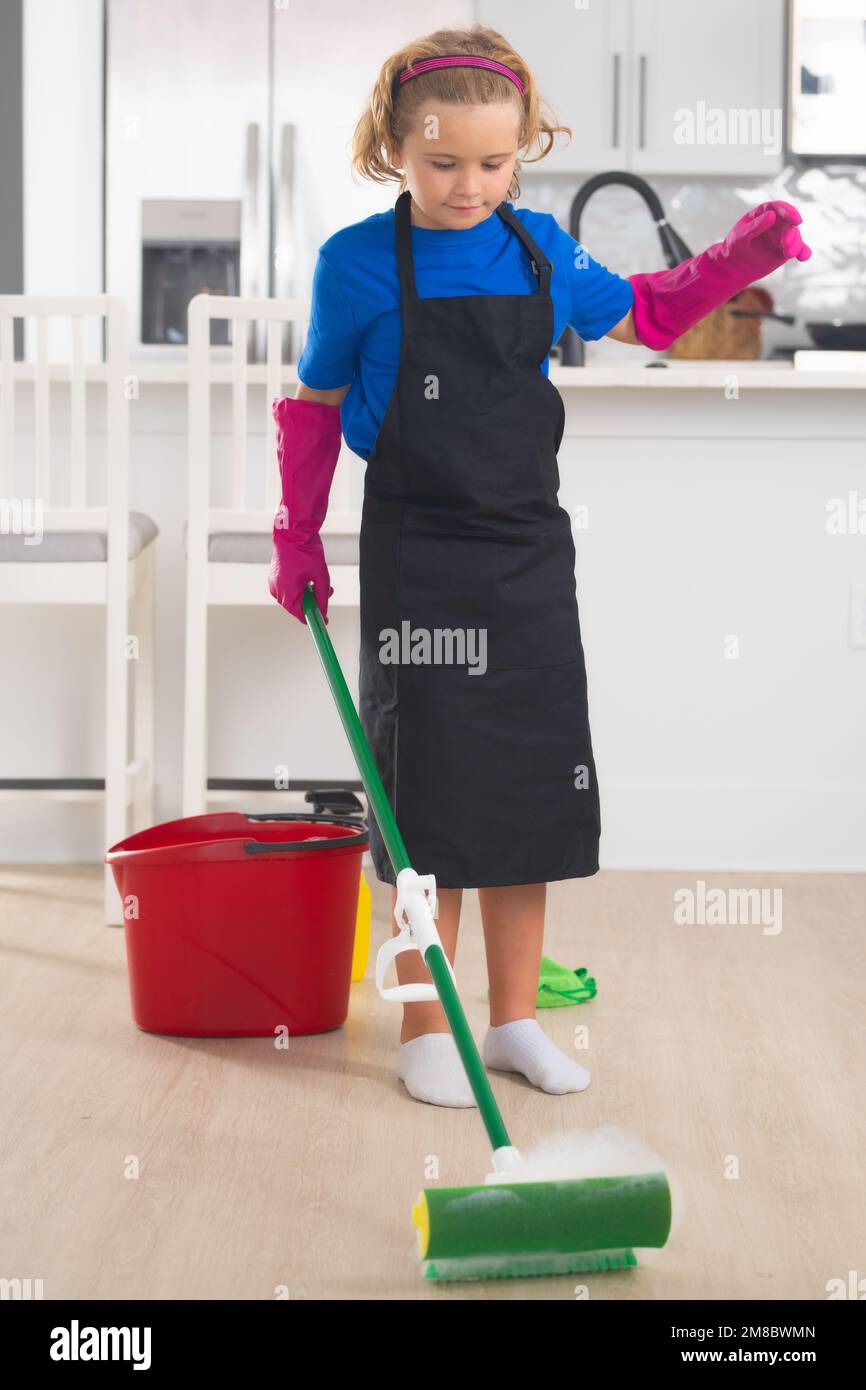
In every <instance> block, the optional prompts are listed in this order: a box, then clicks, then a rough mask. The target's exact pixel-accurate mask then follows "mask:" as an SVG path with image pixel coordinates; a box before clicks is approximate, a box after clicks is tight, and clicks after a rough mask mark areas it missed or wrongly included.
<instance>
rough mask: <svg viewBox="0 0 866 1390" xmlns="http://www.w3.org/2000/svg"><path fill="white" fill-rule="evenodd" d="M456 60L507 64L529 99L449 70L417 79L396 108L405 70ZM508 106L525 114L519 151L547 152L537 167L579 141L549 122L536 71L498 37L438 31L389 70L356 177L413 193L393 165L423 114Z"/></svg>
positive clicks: (364, 133)
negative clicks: (561, 145)
mask: <svg viewBox="0 0 866 1390" xmlns="http://www.w3.org/2000/svg"><path fill="white" fill-rule="evenodd" d="M449 53H474V54H477V55H480V56H482V57H484V58H492V59H494V60H495V61H496V62H497V63H504V64H505V66H506V67H509V68H511V69H512V70H513V71H514V72H515V73H516V74H517V76H518V77H519V78H520V81H521V82H522V84H523V88H524V92H523V95H522V96H521V94H520V92H519V91H518V89H517V87H515V85H514V83H513V82H512V81H511V79H510V78H508V77H504V76H503V75H502V74H501V73H498V72H493V71H492V70H490V69H488V68H475V67H446V68H436V69H433V70H431V71H429V72H425V73H421V74H419V76H418V77H413V78H412V80H411V82H407V83H406V84H405V86H403V87H401V88H399V89H398V91H397V93H396V98H395V99H394V100H392V96H391V88H392V84H393V81H394V78H395V77H396V76H397V74H398V73H400V72H402V71H403V69H404V68H406V67H409V66H410V64H412V63H417V62H420V61H421V59H423V58H438V57H442V56H443V55H445V54H449ZM501 101H508V102H513V103H514V104H515V105H517V107H518V109H519V111H520V113H521V121H520V129H519V133H518V143H517V148H518V150H521V149H531V148H532V146H533V145H534V144H535V143H536V142H537V143H538V145H539V147H540V148H541V147H542V145H543V148H541V153H540V154H539V155H537V156H536V158H535V159H527V160H525V161H523V162H525V163H527V164H536V163H538V161H539V160H541V159H545V158H546V156H547V155H549V154H550V151H551V150H552V149H553V145H554V139H553V137H554V135H556V134H560V133H566V132H567V133H568V135H569V137H570V136H571V134H572V131H571V128H570V127H569V126H561V125H557V124H556V121H555V118H554V121H553V123H551V122H550V121H548V120H547V119H546V117H545V116H544V115H543V114H542V110H541V107H542V101H541V96H540V94H539V91H538V87H537V86H536V83H535V79H534V78H533V76H532V72H531V71H530V69H529V66H528V64H527V63H526V62H525V61H524V59H523V58H522V57H521V56H520V54H519V53H516V52H515V50H514V49H513V48H512V47H511V45H510V44H509V42H508V40H507V39H505V38H504V37H503V36H502V34H500V33H498V32H497V30H496V29H490V28H488V27H487V26H486V25H484V24H473V26H472V27H471V28H470V29H437V30H436V31H435V33H432V34H426V35H425V36H424V37H423V38H420V39H414V40H413V41H412V42H411V43H408V44H406V45H405V47H404V48H401V49H398V51H397V52H396V53H392V54H391V56H390V58H387V59H386V60H385V62H384V63H383V64H382V67H381V69H380V71H379V75H378V77H377V78H376V81H375V83H374V85H373V89H372V91H371V93H370V101H369V105H368V107H367V109H366V111H365V112H364V113H363V115H362V116H361V119H360V120H359V121H358V124H357V125H356V127H355V133H354V136H353V137H352V169H353V171H354V172H355V173H357V174H360V175H361V177H362V178H366V179H371V180H372V181H373V182H374V183H389V182H395V183H399V185H400V189H401V192H402V191H403V190H404V189H405V188H406V186H407V184H406V178H405V175H403V174H401V173H400V172H399V170H397V169H395V168H394V166H393V165H392V164H391V163H390V151H392V150H397V149H399V147H400V145H401V144H402V142H403V140H404V139H405V138H406V136H407V135H408V134H409V133H410V132H411V131H412V129H413V127H414V122H415V117H416V115H417V114H418V112H419V110H421V109H422V108H425V107H428V106H429V105H430V104H431V102H449V103H452V104H458V105H461V104H467V105H476V106H485V105H487V104H488V103H490V102H501ZM545 141H546V144H543V142H545ZM520 166H521V161H520V160H518V161H517V163H516V164H515V166H514V175H513V177H512V180H511V183H510V184H509V187H508V195H507V196H508V200H509V201H513V199H514V198H516V197H519V195H520V181H519V179H518V176H517V171H518V169H519V168H520Z"/></svg>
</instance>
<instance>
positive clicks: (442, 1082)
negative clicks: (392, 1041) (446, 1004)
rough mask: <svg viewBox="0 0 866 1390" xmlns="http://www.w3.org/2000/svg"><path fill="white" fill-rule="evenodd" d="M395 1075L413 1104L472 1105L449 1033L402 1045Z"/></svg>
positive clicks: (425, 1036)
mask: <svg viewBox="0 0 866 1390" xmlns="http://www.w3.org/2000/svg"><path fill="white" fill-rule="evenodd" d="M397 1075H398V1076H399V1077H400V1080H401V1081H402V1082H403V1084H404V1085H405V1087H406V1090H407V1091H408V1092H409V1094H410V1096H414V1097H415V1099H416V1100H426V1101H427V1102H428V1103H429V1104H430V1105H455V1106H457V1105H474V1104H475V1097H474V1095H473V1094H472V1087H471V1086H470V1085H469V1080H468V1077H467V1076H466V1071H465V1068H464V1066H463V1062H462V1061H461V1059H460V1053H459V1052H458V1051H457V1044H456V1042H455V1041H454V1038H453V1035H452V1034H451V1033H422V1034H421V1036H420V1037H417V1038H410V1039H409V1041H408V1042H404V1043H401V1044H400V1060H399V1062H398V1063H397Z"/></svg>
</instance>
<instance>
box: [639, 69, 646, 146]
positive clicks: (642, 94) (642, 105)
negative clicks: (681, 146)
mask: <svg viewBox="0 0 866 1390" xmlns="http://www.w3.org/2000/svg"><path fill="white" fill-rule="evenodd" d="M638 82H639V98H638V101H639V107H638V120H639V122H640V124H639V126H638V141H637V143H638V149H641V150H642V149H645V148H646V54H645V53H642V54H641V55H640V59H639V77H638Z"/></svg>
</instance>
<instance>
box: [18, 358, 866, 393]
mask: <svg viewBox="0 0 866 1390" xmlns="http://www.w3.org/2000/svg"><path fill="white" fill-rule="evenodd" d="M662 361H663V359H661V358H660V359H659V364H661V362H662ZM34 372H35V366H34V364H33V363H30V362H16V364H15V369H14V378H15V380H16V381H32V380H33V376H34ZM85 372H86V377H87V380H88V381H105V379H106V369H105V366H104V365H100V364H97V363H94V364H88V365H87V366H86V368H85ZM128 372H129V374H130V375H132V376H135V377H137V378H138V380H139V381H140V382H143V383H150V384H154V385H162V386H185V385H186V384H187V380H188V367H187V363H186V362H185V361H183V360H182V359H181V360H177V361H173V362H172V361H168V360H163V359H156V360H155V359H142V360H137V359H135V358H131V359H130V362H129V367H128ZM49 373H50V378H51V380H52V381H67V380H68V379H69V368H68V367H66V366H63V365H62V364H52V365H51V367H50V368H49ZM0 375H2V373H0ZM732 376H735V377H736V378H737V381H738V389H739V390H741V391H743V390H745V391H785V390H788V391H830V390H836V391H839V390H842V391H862V390H863V389H864V388H866V371H864V370H862V369H861V370H855V371H850V370H847V371H846V370H842V369H836V368H831V369H830V370H824V369H822V370H814V369H809V368H799V367H794V366H793V364H791V363H788V362H750V361H727V362H683V361H678V360H674V361H670V362H667V361H666V362H665V365H664V366H662V365H658V366H654V365H653V366H650V365H643V364H641V365H635V366H622V365H617V366H609V367H602V366H589V367H561V366H559V365H558V364H556V363H552V364H551V368H550V379H551V381H552V382H553V384H554V386H556V387H557V388H558V389H559V390H560V391H566V390H572V389H582V390H599V389H600V390H606V389H611V388H617V387H619V388H625V389H629V390H648V391H659V390H661V391H665V390H704V391H723V390H724V389H725V387H726V386H728V385H729V384H730V378H731V377H732ZM211 379H212V381H214V382H215V383H217V384H226V385H228V384H230V383H231V381H232V364H231V362H229V361H225V362H220V361H218V362H215V363H214V364H213V366H212V369H211ZM247 380H248V381H249V382H250V383H252V384H254V385H264V384H265V381H266V367H265V365H264V363H258V362H256V363H250V364H249V365H248V367H247ZM297 380H298V375H297V371H296V369H295V366H294V364H293V365H291V366H289V367H285V368H284V369H283V376H282V382H283V383H284V384H285V385H293V384H296V383H297Z"/></svg>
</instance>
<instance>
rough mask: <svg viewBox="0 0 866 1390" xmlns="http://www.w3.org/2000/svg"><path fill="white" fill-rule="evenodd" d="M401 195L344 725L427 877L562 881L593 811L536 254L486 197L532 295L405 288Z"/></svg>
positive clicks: (477, 884) (380, 855)
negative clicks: (513, 243)
mask: <svg viewBox="0 0 866 1390" xmlns="http://www.w3.org/2000/svg"><path fill="white" fill-rule="evenodd" d="M410 204H411V194H410V192H409V190H408V189H407V190H406V192H404V193H402V194H401V195H400V197H399V198H398V199H397V202H396V205H395V210H394V220H395V229H396V249H397V265H398V271H399V280H400V292H401V314H402V329H403V337H402V344H401V349H400V362H399V367H398V371H397V380H396V382H395V385H394V390H393V392H392V395H391V399H390V401H389V403H388V408H387V411H386V413H385V416H384V418H383V420H382V423H381V426H380V428H379V432H378V435H377V437H376V443H375V446H374V450H373V454H372V456H371V458H370V460H369V462H368V464H367V469H366V474H365V478H364V503H363V510H362V519H361V533H360V604H361V648H360V676H359V695H360V699H359V714H360V718H361V723H362V724H363V727H364V731H365V733H366V735H367V738H368V740H369V743H370V746H371V749H372V752H373V757H374V759H375V761H376V765H377V767H378V769H379V773H380V776H381V778H382V782H383V784H384V787H385V792H386V795H387V797H388V800H389V802H390V804H391V808H392V810H393V812H394V815H395V817H396V820H397V824H398V826H399V828H400V831H401V834H402V836H403V840H404V842H405V844H406V849H407V851H408V854H409V857H410V860H411V863H412V867H413V868H414V869H416V870H417V872H418V873H420V874H429V873H432V874H435V876H436V884H437V887H441V888H484V887H495V886H499V885H506V884H517V883H542V882H543V883H546V882H551V881H553V880H556V879H564V878H581V877H584V876H586V875H588V874H594V873H596V872H597V871H598V842H599V835H600V829H601V822H600V812H599V797H598V786H597V781H596V771H595V763H594V761H593V753H592V743H591V739H590V729H589V716H588V709H587V692H586V671H585V668H584V659H583V647H582V644H581V638H580V624H579V619H578V611H577V598H576V590H575V569H574V566H575V550H574V542H573V539H572V533H571V522H570V518H569V515H568V513H567V512H566V511H565V509H564V508H563V507H561V506H560V505H559V502H558V500H557V493H558V489H559V469H558V467H557V461H556V453H557V450H558V448H559V445H560V442H561V440H562V432H563V428H564V425H565V408H564V406H563V403H562V398H561V397H560V395H559V392H558V391H557V390H556V387H555V386H554V385H553V383H552V382H551V381H550V380H549V378H548V377H546V376H545V375H544V373H543V372H542V371H541V363H542V362H543V361H544V358H545V357H546V355H547V354H548V352H549V351H550V348H551V344H552V342H553V331H554V321H553V301H552V298H551V294H550V275H551V270H552V266H551V263H550V261H549V260H547V258H546V257H545V255H544V253H543V252H542V251H541V250H540V249H539V247H538V246H537V245H536V244H535V242H534V241H533V239H532V237H530V236H529V234H528V232H527V231H526V229H525V227H524V226H523V223H522V222H521V221H520V220H519V219H518V218H517V217H515V216H514V214H513V213H512V212H511V210H510V209H509V208H508V207H506V205H505V203H504V202H503V203H501V204H500V205H499V207H497V209H496V212H497V214H498V215H499V216H500V217H501V218H502V219H503V221H504V222H505V223H506V224H507V225H508V226H509V227H510V228H511V229H512V230H513V231H514V232H516V234H517V236H518V237H519V238H520V240H521V241H522V243H523V245H524V247H525V248H526V250H527V252H528V253H529V257H530V258H531V261H532V272H533V274H534V276H535V277H536V281H537V286H536V292H535V293H531V292H530V293H527V294H493V295H461V296H454V297H444V298H440V297H437V298H434V299H419V298H418V294H417V291H416V287H415V275H414V269H413V258H412V227H411V218H410ZM528 268H529V267H528V266H527V270H528ZM530 283H531V282H530ZM449 634H450V635H449ZM485 644H486V646H485ZM413 657H414V660H413ZM369 822H370V824H369V830H370V851H371V854H372V857H373V863H374V866H375V870H376V874H377V877H378V878H379V879H381V880H383V881H385V882H387V883H394V882H395V875H394V870H393V868H392V865H391V862H390V859H389V858H388V853H387V851H386V849H385V845H384V842H383V840H382V837H381V833H380V831H379V827H378V825H377V824H376V820H375V817H374V816H373V815H372V813H371V814H370V816H369Z"/></svg>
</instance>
